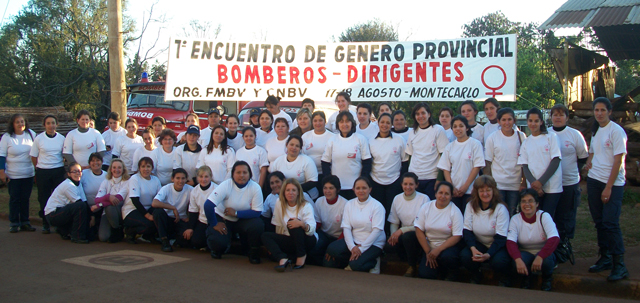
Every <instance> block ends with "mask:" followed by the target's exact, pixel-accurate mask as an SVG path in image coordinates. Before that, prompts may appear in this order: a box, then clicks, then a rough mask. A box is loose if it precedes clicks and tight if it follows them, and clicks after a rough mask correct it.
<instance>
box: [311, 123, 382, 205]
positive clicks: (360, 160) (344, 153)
mask: <svg viewBox="0 0 640 303" xmlns="http://www.w3.org/2000/svg"><path fill="white" fill-rule="evenodd" d="M337 124H338V125H337V128H338V130H339V134H336V135H335V136H333V137H332V138H331V139H329V141H328V142H327V147H326V148H325V151H324V153H323V154H322V172H323V173H324V174H325V175H331V174H333V175H336V176H337V177H338V178H340V183H341V184H343V185H342V189H341V190H340V195H341V196H343V197H345V199H353V198H355V197H356V194H355V193H354V191H353V184H354V181H355V180H356V179H357V178H358V177H359V176H369V175H370V174H371V163H372V160H371V153H370V152H369V143H368V142H367V139H366V138H365V137H363V136H362V135H360V134H357V133H356V127H357V125H356V121H355V120H354V119H353V115H351V113H350V112H349V111H344V112H340V113H339V114H338V118H337Z"/></svg>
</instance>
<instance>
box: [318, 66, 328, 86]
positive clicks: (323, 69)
mask: <svg viewBox="0 0 640 303" xmlns="http://www.w3.org/2000/svg"><path fill="white" fill-rule="evenodd" d="M326 69H327V68H326V67H324V66H323V67H321V68H318V73H319V74H320V79H318V82H320V83H325V82H327V76H325V75H324V73H323V72H324V71H325V70H326Z"/></svg>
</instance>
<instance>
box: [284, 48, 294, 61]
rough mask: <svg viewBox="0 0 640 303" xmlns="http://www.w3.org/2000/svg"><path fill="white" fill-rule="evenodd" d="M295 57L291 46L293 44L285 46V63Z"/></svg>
mask: <svg viewBox="0 0 640 303" xmlns="http://www.w3.org/2000/svg"><path fill="white" fill-rule="evenodd" d="M295 58H296V49H295V48H294V47H293V45H289V46H287V48H286V49H285V51H284V61H285V62H287V63H291V62H293V60H295Z"/></svg>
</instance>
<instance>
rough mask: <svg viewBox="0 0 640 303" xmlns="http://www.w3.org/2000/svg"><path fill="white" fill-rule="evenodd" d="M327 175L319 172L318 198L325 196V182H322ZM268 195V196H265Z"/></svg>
mask: <svg viewBox="0 0 640 303" xmlns="http://www.w3.org/2000/svg"><path fill="white" fill-rule="evenodd" d="M324 177H325V175H323V174H318V183H316V188H317V189H318V198H320V197H322V196H324V190H323V187H324V184H322V179H324ZM265 197H266V196H265Z"/></svg>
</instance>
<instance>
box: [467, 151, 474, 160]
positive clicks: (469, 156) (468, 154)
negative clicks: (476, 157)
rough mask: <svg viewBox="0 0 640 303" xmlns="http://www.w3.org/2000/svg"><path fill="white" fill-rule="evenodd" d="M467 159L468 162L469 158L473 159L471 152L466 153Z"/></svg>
mask: <svg viewBox="0 0 640 303" xmlns="http://www.w3.org/2000/svg"><path fill="white" fill-rule="evenodd" d="M467 158H469V160H471V158H473V154H472V153H471V152H468V153H467Z"/></svg>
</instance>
